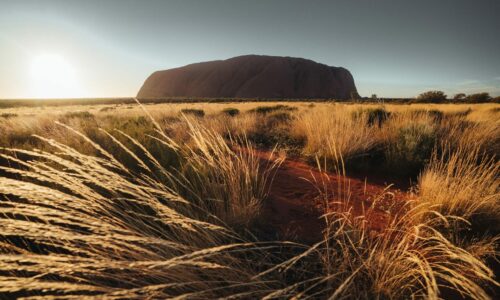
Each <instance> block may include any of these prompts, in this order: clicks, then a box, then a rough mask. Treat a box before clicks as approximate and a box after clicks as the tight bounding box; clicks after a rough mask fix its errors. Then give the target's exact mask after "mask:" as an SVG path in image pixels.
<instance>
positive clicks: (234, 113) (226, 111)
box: [222, 107, 240, 117]
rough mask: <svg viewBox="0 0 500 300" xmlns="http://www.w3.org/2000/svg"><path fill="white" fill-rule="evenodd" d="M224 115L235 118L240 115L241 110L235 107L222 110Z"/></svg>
mask: <svg viewBox="0 0 500 300" xmlns="http://www.w3.org/2000/svg"><path fill="white" fill-rule="evenodd" d="M222 113H223V114H225V115H228V116H230V117H234V116H237V115H239V114H240V110H239V109H237V108H233V107H228V108H225V109H223V110H222Z"/></svg>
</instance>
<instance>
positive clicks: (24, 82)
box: [0, 0, 500, 98]
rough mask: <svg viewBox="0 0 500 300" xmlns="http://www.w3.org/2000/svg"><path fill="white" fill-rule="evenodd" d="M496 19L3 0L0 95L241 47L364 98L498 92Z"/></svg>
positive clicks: (435, 9)
mask: <svg viewBox="0 0 500 300" xmlns="http://www.w3.org/2000/svg"><path fill="white" fill-rule="evenodd" d="M499 16H500V1H498V0H470V1H461V0H455V1H453V0H442V1H435V0H434V1H429V0H419V1H403V0H390V1H388V0H378V1H361V0H356V1H354V0H344V1H278V0H275V1H273V0H267V1H266V0H262V1H258V0H252V1H250V0H247V1H239V0H200V1H191V0H182V1H167V0H164V1H154V0H143V1H139V0H137V1H131V0H119V1H118V0H117V1H111V0H108V1H106V0H85V1H71V0H64V1H63V0H61V1H52V0H45V1H23V0H18V1H6V0H0V98H23V97H36V96H45V95H44V94H43V92H47V89H45V90H44V88H46V87H47V86H49V85H50V84H54V86H56V85H64V84H67V85H68V87H67V92H68V93H70V94H71V92H72V91H73V90H74V91H78V93H76V92H75V94H74V95H73V96H77V97H117V96H133V95H135V94H136V93H137V91H138V89H139V87H140V86H141V84H142V83H143V81H144V80H145V79H146V77H147V76H148V75H149V74H150V73H151V72H153V71H155V70H161V69H167V68H172V67H178V66H182V65H185V64H189V63H193V62H199V61H206V60H214V59H226V58H230V57H233V56H238V55H243V54H268V55H280V56H296V57H304V58H309V59H312V60H315V61H318V62H321V63H325V64H328V65H332V66H342V67H345V68H347V69H349V70H350V71H351V72H352V74H353V76H354V79H355V81H356V85H357V87H358V90H359V92H360V94H361V95H363V96H370V95H371V94H373V93H375V94H377V95H378V96H379V97H382V96H383V97H411V96H415V95H416V94H418V93H420V92H422V91H425V90H429V89H440V90H444V91H445V92H447V93H448V94H449V95H452V94H454V93H457V92H465V93H473V92H479V91H486V92H490V94H492V95H494V96H498V95H500V55H499V53H500V17H499ZM47 57H48V58H47ZM54 61H55V63H53V65H54V67H53V68H52V67H50V68H49V67H47V64H49V65H51V63H52V62H54ZM46 69H49V70H47V73H45V70H46ZM44 74H48V75H47V76H45V75H44ZM51 76H52V77H51ZM46 77H47V78H46ZM49 77H50V78H49ZM48 91H49V92H50V89H49V90H48ZM37 93H39V94H37ZM62 96H66V95H62ZM69 96H71V95H69Z"/></svg>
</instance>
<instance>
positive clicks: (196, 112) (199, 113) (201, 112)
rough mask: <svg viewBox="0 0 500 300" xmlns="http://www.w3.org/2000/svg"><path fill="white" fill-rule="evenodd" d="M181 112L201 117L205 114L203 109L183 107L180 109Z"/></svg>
mask: <svg viewBox="0 0 500 300" xmlns="http://www.w3.org/2000/svg"><path fill="white" fill-rule="evenodd" d="M181 113H183V114H185V115H191V116H195V117H199V118H203V117H204V116H205V111H204V110H203V109H193V108H184V109H181Z"/></svg>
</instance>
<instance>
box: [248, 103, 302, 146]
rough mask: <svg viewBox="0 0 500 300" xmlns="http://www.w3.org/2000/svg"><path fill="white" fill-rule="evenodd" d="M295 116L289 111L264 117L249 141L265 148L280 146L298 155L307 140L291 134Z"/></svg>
mask: <svg viewBox="0 0 500 300" xmlns="http://www.w3.org/2000/svg"><path fill="white" fill-rule="evenodd" d="M293 120H294V116H293V115H292V114H291V113H290V112H287V111H275V112H273V113H269V114H266V115H265V116H263V117H262V121H261V122H259V123H258V124H257V126H256V128H255V130H254V131H252V132H250V133H249V135H248V139H249V140H250V141H252V142H253V143H255V144H256V145H258V146H260V147H264V148H273V147H274V146H278V148H280V149H285V150H288V151H289V152H294V153H298V152H299V150H301V149H302V148H303V147H304V145H305V141H306V140H305V138H304V137H298V136H294V135H293V134H291V126H292V122H291V121H293Z"/></svg>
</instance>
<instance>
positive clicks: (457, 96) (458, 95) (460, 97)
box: [453, 93, 465, 101]
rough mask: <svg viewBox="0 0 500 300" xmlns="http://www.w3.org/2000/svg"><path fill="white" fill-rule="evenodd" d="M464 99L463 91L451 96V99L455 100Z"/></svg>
mask: <svg viewBox="0 0 500 300" xmlns="http://www.w3.org/2000/svg"><path fill="white" fill-rule="evenodd" d="M464 99H465V94H464V93H458V94H455V96H453V100H456V101H462V100H464Z"/></svg>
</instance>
